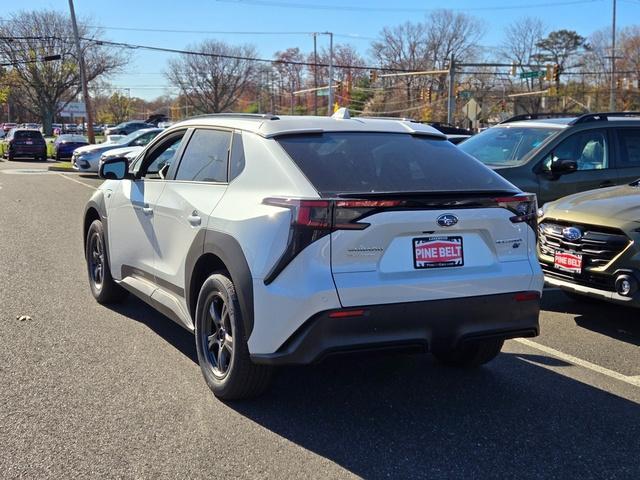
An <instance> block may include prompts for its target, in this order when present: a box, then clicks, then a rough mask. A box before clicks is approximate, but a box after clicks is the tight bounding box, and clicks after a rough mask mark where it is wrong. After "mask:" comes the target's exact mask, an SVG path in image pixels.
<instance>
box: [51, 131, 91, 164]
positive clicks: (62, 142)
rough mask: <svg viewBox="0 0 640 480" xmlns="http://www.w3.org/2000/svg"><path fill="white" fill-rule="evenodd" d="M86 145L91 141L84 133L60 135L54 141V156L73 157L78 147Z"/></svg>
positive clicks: (56, 157)
mask: <svg viewBox="0 0 640 480" xmlns="http://www.w3.org/2000/svg"><path fill="white" fill-rule="evenodd" d="M85 145H89V141H88V140H87V137H85V136H84V135H74V134H69V135H60V136H59V137H58V138H56V141H55V142H53V157H54V158H55V159H56V160H62V159H63V158H71V155H72V154H73V151H74V150H75V149H76V148H78V147H84V146H85Z"/></svg>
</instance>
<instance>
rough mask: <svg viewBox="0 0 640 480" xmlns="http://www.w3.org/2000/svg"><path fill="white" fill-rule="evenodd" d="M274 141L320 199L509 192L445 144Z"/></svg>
mask: <svg viewBox="0 0 640 480" xmlns="http://www.w3.org/2000/svg"><path fill="white" fill-rule="evenodd" d="M277 141H278V142H279V143H280V145H282V147H283V148H284V149H285V151H286V152H287V153H288V154H289V156H290V157H291V158H292V159H293V161H294V162H295V163H296V164H297V165H298V167H300V169H301V170H302V172H303V173H304V174H305V175H306V176H307V178H308V179H309V180H310V181H311V183H312V184H313V185H314V186H315V187H316V189H317V190H318V191H319V192H320V193H322V194H323V195H330V194H337V193H365V192H367V193H368V192H451V191H497V190H514V187H513V185H511V184H510V183H509V182H507V181H506V180H504V179H503V178H502V177H500V176H499V175H497V174H496V173H494V172H493V171H492V170H490V169H489V168H487V167H485V166H484V165H482V164H481V163H480V162H478V161H477V160H475V159H473V158H472V157H470V156H469V155H467V154H465V153H463V152H462V151H460V150H459V149H458V147H456V146H455V145H453V144H451V143H450V142H448V141H447V140H444V139H442V140H441V139H434V138H429V137H422V136H413V135H408V134H394V133H355V132H340V133H337V132H335V133H323V134H310V135H288V136H282V137H279V138H277Z"/></svg>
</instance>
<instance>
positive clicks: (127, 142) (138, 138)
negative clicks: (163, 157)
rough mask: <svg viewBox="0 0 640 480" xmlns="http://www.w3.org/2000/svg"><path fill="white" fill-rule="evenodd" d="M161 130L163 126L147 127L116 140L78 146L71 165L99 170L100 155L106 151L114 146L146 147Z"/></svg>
mask: <svg viewBox="0 0 640 480" xmlns="http://www.w3.org/2000/svg"><path fill="white" fill-rule="evenodd" d="M161 131H162V128H145V129H143V130H137V131H135V132H133V133H131V134H129V135H127V136H126V137H122V138H121V139H119V140H117V141H115V142H105V143H98V144H96V145H87V146H85V147H80V148H76V149H75V150H74V152H73V155H72V157H71V165H72V166H73V168H74V169H75V170H78V171H81V172H97V171H98V166H99V162H100V156H101V155H102V154H103V153H104V152H106V151H108V150H112V149H114V148H122V147H144V146H145V145H146V144H147V143H149V142H150V141H151V140H152V139H153V138H155V136H156V135H158V133H160V132H161Z"/></svg>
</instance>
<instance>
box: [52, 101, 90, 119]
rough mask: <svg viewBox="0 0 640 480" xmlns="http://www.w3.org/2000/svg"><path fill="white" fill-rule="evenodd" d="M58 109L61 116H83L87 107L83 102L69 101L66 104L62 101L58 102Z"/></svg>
mask: <svg viewBox="0 0 640 480" xmlns="http://www.w3.org/2000/svg"><path fill="white" fill-rule="evenodd" d="M58 107H60V108H62V110H60V116H62V117H72V118H73V117H85V116H86V115H87V109H86V108H85V106H84V102H69V103H67V104H66V105H65V104H64V102H60V103H58Z"/></svg>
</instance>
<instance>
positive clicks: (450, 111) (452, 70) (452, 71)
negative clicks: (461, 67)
mask: <svg viewBox="0 0 640 480" xmlns="http://www.w3.org/2000/svg"><path fill="white" fill-rule="evenodd" d="M455 77H456V63H455V58H454V56H453V53H452V54H451V60H450V61H449V93H448V99H447V123H448V124H450V125H453V122H454V121H455V119H454V116H455V113H456V92H455V89H456V78H455Z"/></svg>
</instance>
